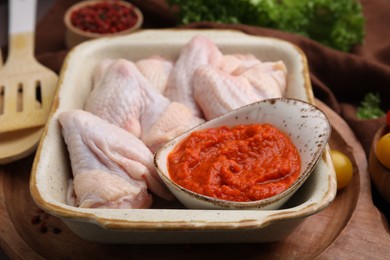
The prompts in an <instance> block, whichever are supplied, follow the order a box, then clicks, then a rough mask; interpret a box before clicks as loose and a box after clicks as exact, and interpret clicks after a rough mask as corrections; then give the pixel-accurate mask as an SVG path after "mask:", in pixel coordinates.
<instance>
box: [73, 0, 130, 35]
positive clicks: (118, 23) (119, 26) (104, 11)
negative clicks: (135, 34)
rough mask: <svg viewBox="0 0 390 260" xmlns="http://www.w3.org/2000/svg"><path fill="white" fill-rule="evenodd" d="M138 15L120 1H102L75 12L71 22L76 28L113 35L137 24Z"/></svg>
mask: <svg viewBox="0 0 390 260" xmlns="http://www.w3.org/2000/svg"><path fill="white" fill-rule="evenodd" d="M137 20H138V17H137V14H136V13H135V12H134V9H133V8H132V7H128V6H126V5H123V4H120V3H119V2H118V1H102V2H100V3H96V4H91V5H87V6H84V7H82V8H80V9H77V10H75V11H74V12H73V13H72V14H71V17H70V21H71V23H72V25H73V26H75V27H76V28H78V29H80V30H83V31H86V32H91V33H98V34H112V33H116V32H121V31H124V30H127V29H129V28H131V27H133V26H134V24H136V22H137Z"/></svg>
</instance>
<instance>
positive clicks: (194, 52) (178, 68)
mask: <svg viewBox="0 0 390 260" xmlns="http://www.w3.org/2000/svg"><path fill="white" fill-rule="evenodd" d="M221 59H222V53H221V52H220V50H219V49H218V47H217V46H216V45H215V44H214V43H213V42H212V41H211V40H210V39H209V38H207V37H205V36H202V35H196V36H194V37H193V38H192V39H191V40H190V42H189V43H188V44H186V45H185V46H184V47H183V48H182V49H181V51H180V55H179V57H178V59H177V61H176V62H175V65H174V66H173V69H172V72H171V75H170V76H169V79H168V84H167V88H166V90H165V96H166V97H168V98H169V99H170V100H171V101H176V102H180V103H183V104H184V105H186V106H187V107H188V108H190V109H191V110H192V111H193V113H194V115H196V116H198V117H202V116H203V115H202V111H201V109H200V108H199V106H198V104H197V103H196V101H195V99H194V96H193V85H192V79H193V75H194V73H195V71H196V70H197V69H198V68H199V67H200V66H202V65H207V64H210V65H216V64H218V63H219V62H220V60H221Z"/></svg>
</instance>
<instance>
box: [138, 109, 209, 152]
mask: <svg viewBox="0 0 390 260" xmlns="http://www.w3.org/2000/svg"><path fill="white" fill-rule="evenodd" d="M203 122H204V120H203V119H201V118H198V117H195V116H194V115H193V114H192V111H191V110H190V109H189V108H187V107H186V106H185V105H183V104H181V103H178V102H172V103H170V104H169V106H168V107H167V108H166V109H165V110H164V112H163V113H162V114H161V116H160V117H159V118H158V119H157V121H156V122H155V123H154V125H153V126H152V128H151V129H150V131H149V132H148V133H147V134H146V135H144V136H143V138H142V140H143V141H144V143H145V144H146V145H147V146H148V147H149V148H150V150H151V151H152V152H155V151H157V149H158V148H159V147H160V146H161V145H162V144H164V143H165V142H167V141H169V140H170V139H172V138H174V137H176V136H178V135H179V134H181V133H184V132H185V131H187V130H188V129H190V128H192V127H195V126H197V125H199V124H201V123H203Z"/></svg>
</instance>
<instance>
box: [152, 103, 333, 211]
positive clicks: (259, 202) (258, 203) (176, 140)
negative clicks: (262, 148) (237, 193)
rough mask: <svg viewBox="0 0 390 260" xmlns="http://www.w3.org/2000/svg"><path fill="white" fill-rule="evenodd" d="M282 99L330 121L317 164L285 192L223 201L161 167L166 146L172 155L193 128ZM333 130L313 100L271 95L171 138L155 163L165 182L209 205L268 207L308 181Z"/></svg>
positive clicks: (245, 207)
mask: <svg viewBox="0 0 390 260" xmlns="http://www.w3.org/2000/svg"><path fill="white" fill-rule="evenodd" d="M278 102H281V103H286V104H287V103H288V104H290V103H291V102H295V103H300V104H301V105H304V106H306V107H308V108H310V109H311V110H313V109H314V110H316V111H317V112H318V113H319V114H321V115H322V117H323V119H324V122H325V123H326V126H325V127H324V129H326V130H327V131H326V134H325V135H324V136H322V137H323V138H324V140H326V141H325V142H321V146H320V147H319V149H317V150H316V152H315V153H314V154H313V158H314V161H313V163H311V164H309V165H308V167H307V168H306V169H304V171H302V172H301V173H300V175H299V176H298V178H297V179H296V180H295V181H294V182H293V183H292V184H291V186H289V187H288V188H287V189H285V190H284V191H282V192H280V193H278V194H275V195H273V196H271V197H268V198H264V199H260V200H255V201H246V202H242V201H230V200H223V199H218V198H213V197H210V196H207V195H203V194H200V193H197V192H194V191H191V190H189V189H187V188H185V187H183V186H181V185H179V184H177V183H176V182H174V181H173V180H172V179H171V178H170V177H168V176H169V172H167V174H165V173H164V172H163V171H162V170H161V167H160V158H161V156H162V155H161V153H162V152H163V151H164V150H165V149H168V151H169V152H168V154H169V153H170V151H172V150H173V149H174V148H175V147H176V146H177V145H178V144H179V143H180V142H181V141H183V140H184V139H185V138H186V137H188V136H189V135H190V134H191V133H192V132H193V131H197V129H199V128H200V129H201V130H204V129H207V128H208V127H205V126H206V125H208V124H212V123H213V122H214V121H215V120H221V119H224V118H226V117H227V118H229V117H231V116H233V115H234V114H236V113H240V112H241V111H245V110H247V109H249V108H250V107H253V106H261V105H262V104H275V103H278ZM218 125H219V124H218ZM215 127H218V126H213V127H212V128H215ZM331 132H332V127H331V124H330V122H329V119H328V117H327V116H326V114H325V113H324V112H323V111H322V110H321V109H320V108H318V107H317V106H315V105H314V104H311V103H309V102H306V101H304V100H299V99H296V98H287V97H280V98H270V99H265V100H261V101H257V102H254V103H251V104H248V105H245V106H242V107H240V108H237V109H235V110H233V111H229V112H227V113H225V114H223V115H221V116H219V117H217V118H214V119H211V120H209V121H206V122H203V123H202V124H200V125H198V126H195V127H193V128H191V129H189V130H187V131H185V132H184V133H182V134H180V135H178V136H176V137H175V138H173V139H171V140H170V141H168V142H167V143H165V144H164V145H163V146H161V147H160V148H159V149H158V150H157V151H156V152H155V154H154V158H153V163H154V167H155V169H156V171H157V173H158V175H159V176H160V178H161V179H163V180H164V182H165V183H167V185H172V187H173V188H175V189H176V190H179V191H182V192H184V193H185V194H188V195H189V196H191V197H193V198H195V199H198V200H200V201H202V202H205V203H208V204H212V205H216V206H217V207H221V208H226V209H248V208H253V209H256V208H264V207H266V206H268V205H270V204H273V203H275V202H278V201H280V200H281V199H283V198H286V197H288V196H289V195H290V194H291V193H293V192H295V191H296V190H297V189H299V187H300V186H301V185H302V184H303V183H304V182H305V181H306V180H307V178H308V177H309V176H310V174H311V173H312V172H313V170H314V169H315V167H316V165H317V163H318V161H319V159H320V157H321V155H322V153H323V152H324V150H325V148H326V146H327V143H328V141H329V138H330V135H331ZM167 147H168V148H167ZM168 154H167V155H168ZM162 161H164V160H162Z"/></svg>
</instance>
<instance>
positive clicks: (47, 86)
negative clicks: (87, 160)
mask: <svg viewBox="0 0 390 260" xmlns="http://www.w3.org/2000/svg"><path fill="white" fill-rule="evenodd" d="M9 4H10V26H9V35H10V36H9V55H8V58H7V61H6V63H5V64H4V66H3V67H2V68H1V70H0V164H4V163H8V162H11V161H14V160H17V159H20V158H23V157H25V156H27V155H29V154H30V153H31V152H33V151H34V150H35V147H36V145H37V144H38V141H39V139H40V137H41V133H42V131H43V126H44V125H45V124H46V121H47V118H48V116H49V113H50V109H51V106H52V102H53V98H54V92H55V90H56V86H57V82H58V76H57V75H56V74H55V73H54V72H53V71H51V70H49V69H48V68H46V67H44V66H43V65H41V64H40V63H39V62H38V61H37V60H36V59H35V57H34V36H35V35H34V29H35V13H36V0H29V1H24V0H12V1H10V2H9Z"/></svg>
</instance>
